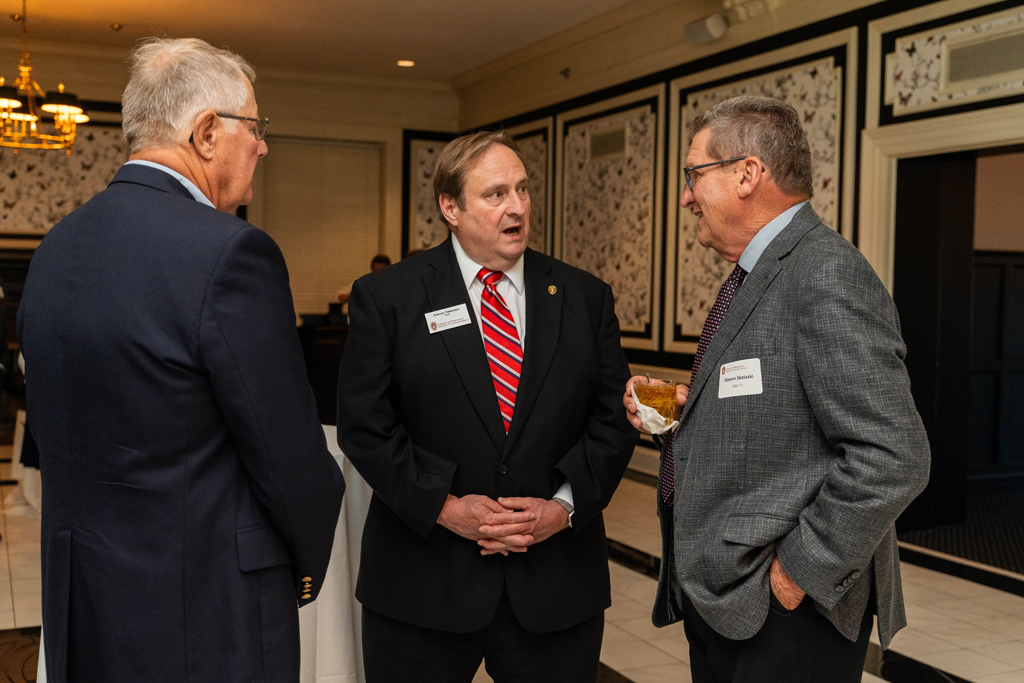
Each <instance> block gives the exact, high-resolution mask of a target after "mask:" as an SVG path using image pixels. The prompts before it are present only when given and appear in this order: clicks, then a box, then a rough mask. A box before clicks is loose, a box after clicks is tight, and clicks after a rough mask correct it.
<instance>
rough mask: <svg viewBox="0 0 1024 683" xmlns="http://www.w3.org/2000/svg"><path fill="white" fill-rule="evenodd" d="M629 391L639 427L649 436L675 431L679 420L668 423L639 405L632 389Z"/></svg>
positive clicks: (656, 413)
mask: <svg viewBox="0 0 1024 683" xmlns="http://www.w3.org/2000/svg"><path fill="white" fill-rule="evenodd" d="M629 391H630V393H632V394H633V402H634V403H636V414H637V415H639V416H640V421H641V426H642V427H643V428H644V429H646V430H647V431H648V432H650V433H651V434H664V433H665V432H668V431H671V430H673V429H675V428H676V425H677V424H679V420H672V422H669V421H668V420H666V419H665V418H664V417H662V415H661V413H659V412H658V411H657V410H655V409H654V408H649V407H648V406H645V405H644V404H643V403H641V402H640V399H638V398H637V397H636V390H635V389H633V387H630V388H629Z"/></svg>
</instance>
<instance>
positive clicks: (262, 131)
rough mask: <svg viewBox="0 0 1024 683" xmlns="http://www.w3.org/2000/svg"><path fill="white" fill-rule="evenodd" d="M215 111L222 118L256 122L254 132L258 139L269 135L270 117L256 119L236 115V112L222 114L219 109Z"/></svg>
mask: <svg viewBox="0 0 1024 683" xmlns="http://www.w3.org/2000/svg"><path fill="white" fill-rule="evenodd" d="M215 113H216V114H217V116H219V117H221V118H222V119H235V120H236V121H252V122H253V123H255V124H256V127H255V128H254V129H253V131H252V134H253V135H255V136H256V139H257V140H262V139H263V138H265V137H267V128H268V127H269V126H270V119H268V118H263V119H254V118H252V117H250V116H235V115H234V114H221V113H220V112H219V111H218V112H215Z"/></svg>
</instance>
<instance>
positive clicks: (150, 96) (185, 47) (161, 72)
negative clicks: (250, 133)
mask: <svg viewBox="0 0 1024 683" xmlns="http://www.w3.org/2000/svg"><path fill="white" fill-rule="evenodd" d="M128 61H129V64H130V66H129V71H130V74H131V77H130V78H129V80H128V87H126V88H125V90H124V95H123V96H122V98H121V114H122V124H121V126H122V128H123V130H124V139H125V140H126V141H127V142H128V150H129V152H132V153H134V152H138V151H140V150H143V149H149V148H153V147H163V146H167V145H171V144H174V143H176V142H178V141H179V140H180V139H181V138H182V137H183V135H184V133H183V131H185V130H187V129H188V128H190V127H191V126H192V123H193V122H194V121H195V119H196V117H197V116H198V115H199V113H200V112H202V111H205V110H207V109H213V110H214V111H218V112H226V113H232V114H233V113H237V112H238V111H239V110H240V109H241V108H242V107H243V106H245V103H246V101H247V100H248V97H249V92H248V88H246V86H245V81H244V80H243V79H248V81H249V83H254V82H255V81H256V72H255V70H253V68H252V66H251V65H250V64H249V62H247V61H245V60H244V59H242V58H241V57H239V56H238V55H236V54H235V53H233V52H231V51H230V50H219V49H217V48H215V47H213V46H211V45H210V44H209V43H207V42H205V41H202V40H199V39H198V38H178V39H174V38H147V39H145V40H143V41H142V42H141V43H140V44H139V46H138V47H137V48H135V50H133V51H132V54H131V57H129V60H128ZM230 121H231V122H232V123H237V122H235V121H234V120H230Z"/></svg>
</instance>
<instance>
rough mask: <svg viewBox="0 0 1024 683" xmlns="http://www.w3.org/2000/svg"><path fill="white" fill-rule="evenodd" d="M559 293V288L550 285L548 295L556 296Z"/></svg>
mask: <svg viewBox="0 0 1024 683" xmlns="http://www.w3.org/2000/svg"><path fill="white" fill-rule="evenodd" d="M557 291H558V287H555V286H554V285H548V294H554V293H555V292H557Z"/></svg>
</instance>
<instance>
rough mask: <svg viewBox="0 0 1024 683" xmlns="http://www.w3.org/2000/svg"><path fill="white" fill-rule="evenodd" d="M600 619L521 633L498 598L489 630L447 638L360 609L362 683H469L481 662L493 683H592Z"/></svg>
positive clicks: (601, 626)
mask: <svg viewBox="0 0 1024 683" xmlns="http://www.w3.org/2000/svg"><path fill="white" fill-rule="evenodd" d="M603 635H604V614H603V613H602V614H598V615H597V616H595V617H591V618H590V619H587V620H586V621H584V622H583V623H581V624H577V625H576V626H572V627H570V628H567V629H565V630H564V631H552V632H550V633H531V632H529V631H527V630H526V629H524V628H523V627H522V626H521V625H520V624H519V621H518V620H517V619H516V616H515V614H514V613H513V612H512V604H511V603H510V602H509V600H508V593H507V592H504V593H502V596H501V601H500V602H499V603H498V611H497V612H496V613H495V615H494V618H493V619H491V623H490V624H488V625H487V626H486V627H484V628H482V629H480V630H479V631H471V632H470V633H449V632H447V631H437V630H434V629H430V628H423V627H421V626H414V625H412V624H409V623H406V622H404V621H399V620H397V619H392V618H390V617H386V616H384V615H382V614H377V613H375V612H372V611H370V610H368V609H366V608H365V607H363V664H364V667H365V670H366V683H449V682H450V683H470V681H472V680H473V676H474V674H476V671H477V669H478V668H479V667H480V661H481V660H483V661H484V663H485V666H486V669H487V673H488V674H489V675H490V677H491V678H493V679H494V681H495V683H545V682H546V681H550V683H594V682H595V681H596V680H597V662H598V658H599V657H600V655H601V638H602V636H603Z"/></svg>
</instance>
